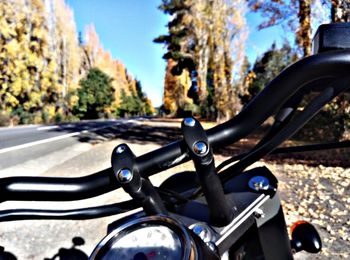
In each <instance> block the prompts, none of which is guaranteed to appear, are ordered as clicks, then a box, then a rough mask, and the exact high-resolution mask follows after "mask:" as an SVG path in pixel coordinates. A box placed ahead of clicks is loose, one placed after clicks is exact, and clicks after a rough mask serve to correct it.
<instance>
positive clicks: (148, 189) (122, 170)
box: [111, 144, 167, 215]
mask: <svg viewBox="0 0 350 260" xmlns="http://www.w3.org/2000/svg"><path fill="white" fill-rule="evenodd" d="M135 158H136V156H135V155H134V153H133V152H132V151H131V149H130V148H129V146H128V145H126V144H121V145H118V146H117V147H115V148H114V150H113V152H112V158H111V161H112V169H113V173H114V176H115V177H116V180H117V181H118V182H119V183H120V185H121V186H122V188H123V189H124V190H125V191H126V192H127V193H129V195H130V196H131V197H132V198H133V199H134V200H136V201H138V202H140V203H141V205H142V207H143V209H144V211H145V212H146V214H147V215H156V214H167V210H166V208H165V206H164V203H163V201H162V199H161V197H160V196H159V194H158V192H157V191H156V189H155V188H154V186H153V185H152V183H151V182H150V181H149V180H148V179H146V178H143V177H142V176H141V175H140V173H139V170H138V168H137V166H136V164H135Z"/></svg>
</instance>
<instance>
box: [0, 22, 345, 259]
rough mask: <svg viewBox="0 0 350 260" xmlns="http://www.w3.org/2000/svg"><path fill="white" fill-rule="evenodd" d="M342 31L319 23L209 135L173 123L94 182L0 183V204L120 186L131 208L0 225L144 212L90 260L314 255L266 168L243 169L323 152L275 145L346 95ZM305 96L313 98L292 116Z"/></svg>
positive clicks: (12, 215) (24, 213) (306, 230)
mask: <svg viewBox="0 0 350 260" xmlns="http://www.w3.org/2000/svg"><path fill="white" fill-rule="evenodd" d="M349 30H350V25H349V24H329V25H322V26H321V27H320V28H319V29H318V32H317V34H316V36H315V39H314V46H315V48H314V52H315V54H314V55H312V56H310V57H307V58H304V59H302V60H300V61H298V62H296V63H295V64H293V65H291V66H289V67H288V68H286V69H285V70H283V71H282V72H281V73H280V74H279V75H278V76H277V77H276V78H275V79H274V80H272V81H271V82H270V83H269V84H268V85H267V86H266V87H265V88H264V90H263V91H262V92H261V93H259V94H258V95H257V96H256V97H255V98H254V99H253V100H252V101H251V102H250V103H249V104H248V105H247V106H246V107H244V109H243V110H242V111H241V112H240V113H239V114H238V115H237V116H235V117H234V118H233V119H231V120H229V121H227V122H225V123H223V124H221V125H218V126H215V127H213V128H211V129H209V130H207V131H205V130H204V129H203V127H202V125H201V124H200V122H199V121H198V120H196V119H195V118H193V117H188V118H185V119H184V120H183V121H182V124H181V131H182V134H183V139H181V140H179V141H176V142H173V143H170V144H168V145H166V146H164V147H161V148H159V149H157V150H154V151H152V152H149V153H146V154H144V155H142V156H139V157H137V156H135V155H134V153H133V152H132V150H131V149H130V147H129V146H128V145H127V144H121V145H118V146H117V147H116V148H115V149H114V150H113V152H112V156H111V165H112V166H111V167H110V168H108V169H105V170H102V171H100V172H97V173H95V174H92V175H88V176H85V177H78V178H56V177H55V178H54V177H7V178H2V179H0V198H1V201H2V202H4V201H10V200H16V201H73V200H81V199H87V198H92V197H95V196H98V195H101V194H105V193H107V192H110V191H112V190H117V189H120V188H122V189H124V190H125V191H126V192H127V193H128V194H129V195H130V196H131V197H132V199H131V200H128V201H123V202H119V203H115V204H110V205H103V206H98V207H90V208H83V209H69V210H35V209H9V210H1V211H0V221H14V220H23V219H67V220H72V219H74V220H78V219H92V218H100V217H105V216H114V215H117V214H120V213H125V212H129V211H131V210H134V209H137V208H140V207H141V208H142V209H141V210H139V211H137V212H136V213H131V214H130V215H128V216H127V217H124V218H121V219H119V220H117V221H115V222H113V223H111V224H110V225H109V226H108V229H107V235H106V236H105V237H104V238H103V239H102V240H101V242H100V243H98V245H97V246H96V248H95V249H94V250H93V252H92V254H91V255H90V257H89V259H184V260H185V259H293V255H294V254H295V253H297V252H299V251H302V250H304V251H307V252H310V253H318V252H319V251H320V250H321V248H322V242H321V239H320V236H319V235H318V232H317V230H316V229H315V228H314V227H313V226H312V225H311V224H310V223H308V222H305V221H299V222H296V223H295V224H293V225H292V228H291V229H292V232H291V237H289V234H288V232H287V228H286V223H285V219H284V215H283V210H282V207H281V201H280V199H279V196H278V181H277V179H276V177H275V176H274V175H273V173H272V172H271V171H270V170H269V169H268V168H266V167H256V168H253V169H250V170H246V168H247V167H248V166H250V165H252V164H253V163H254V162H256V161H258V160H260V159H261V158H263V157H264V156H265V155H267V154H269V153H272V152H273V153H289V152H296V151H308V150H313V149H318V148H321V149H327V148H328V147H327V145H318V146H317V145H308V146H293V147H284V148H277V147H278V146H279V145H280V144H281V143H282V142H283V141H285V140H286V139H288V138H290V137H291V136H292V135H293V134H294V133H295V132H296V131H298V130H299V129H300V128H301V127H303V126H304V125H305V124H306V123H307V122H308V121H309V120H310V119H311V118H312V117H313V116H314V115H315V114H316V113H317V112H318V111H319V110H320V109H321V108H322V107H323V106H325V105H326V104H327V103H328V102H330V101H331V100H332V99H333V98H334V97H336V96H338V95H339V94H340V93H342V92H344V91H346V90H347V89H349V81H350V77H349V76H348V72H349V71H350V50H349V48H350V37H349V36H348V32H349ZM311 91H313V92H315V93H317V95H316V96H315V97H314V98H313V99H312V100H311V101H310V102H309V103H308V104H307V105H306V106H305V107H304V108H303V110H302V111H299V110H298V108H299V106H300V104H301V101H302V98H303V96H304V95H305V94H307V93H309V92H311ZM270 116H274V123H273V125H272V126H271V128H270V130H269V131H268V133H267V134H266V135H265V136H264V137H263V138H262V139H261V140H260V141H259V142H258V144H257V145H256V146H255V147H254V148H252V149H251V150H250V151H249V152H247V153H244V154H238V155H234V156H233V157H232V158H230V159H228V160H227V161H224V162H223V163H221V164H220V165H219V166H215V159H214V153H213V149H214V148H222V147H225V146H227V145H229V144H233V143H235V142H237V141H239V140H240V139H242V138H244V137H246V136H247V135H248V134H250V133H251V132H252V131H254V130H255V129H257V128H258V127H259V126H260V125H261V124H262V123H263V122H264V121H265V120H266V119H267V118H268V117H270ZM341 146H342V144H341V143H339V147H341ZM336 147H337V145H334V144H333V146H332V148H336ZM187 161H192V162H193V164H194V167H195V171H194V172H191V171H187V172H180V173H177V174H175V175H172V176H171V177H169V178H167V179H166V180H165V181H164V182H163V183H162V184H161V185H160V186H159V187H155V186H153V184H152V183H151V181H150V179H149V177H150V176H152V175H154V174H157V173H159V172H161V171H164V170H167V169H169V168H172V167H174V166H176V165H180V164H182V163H185V162H187ZM76 243H77V244H79V243H81V242H79V241H76ZM5 254H6V252H4V250H0V259H9V258H6V255H5Z"/></svg>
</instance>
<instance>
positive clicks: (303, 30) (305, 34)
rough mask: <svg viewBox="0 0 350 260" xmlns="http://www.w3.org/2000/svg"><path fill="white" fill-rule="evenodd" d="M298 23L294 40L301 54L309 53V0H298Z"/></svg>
mask: <svg viewBox="0 0 350 260" xmlns="http://www.w3.org/2000/svg"><path fill="white" fill-rule="evenodd" d="M298 16H299V24H300V27H299V29H298V31H297V34H296V41H297V43H298V45H299V46H300V47H301V48H302V49H303V56H304V57H306V56H309V55H311V45H312V41H311V23H310V17H311V0H299V14H298Z"/></svg>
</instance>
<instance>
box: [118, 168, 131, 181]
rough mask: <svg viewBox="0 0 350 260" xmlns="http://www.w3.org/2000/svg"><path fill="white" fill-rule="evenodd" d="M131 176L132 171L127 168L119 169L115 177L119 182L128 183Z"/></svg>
mask: <svg viewBox="0 0 350 260" xmlns="http://www.w3.org/2000/svg"><path fill="white" fill-rule="evenodd" d="M132 177H133V174H132V172H131V171H130V170H129V169H127V168H125V169H121V170H120V171H119V172H118V173H117V179H118V181H119V182H120V183H128V182H130V181H131V179H132Z"/></svg>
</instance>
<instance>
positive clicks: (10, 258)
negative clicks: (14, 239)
mask: <svg viewBox="0 0 350 260" xmlns="http://www.w3.org/2000/svg"><path fill="white" fill-rule="evenodd" d="M0 260H17V257H16V256H15V255H14V254H12V253H10V252H6V251H5V248H4V247H2V246H0Z"/></svg>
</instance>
